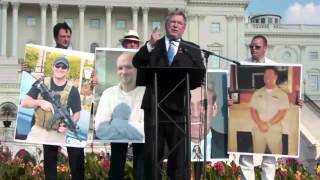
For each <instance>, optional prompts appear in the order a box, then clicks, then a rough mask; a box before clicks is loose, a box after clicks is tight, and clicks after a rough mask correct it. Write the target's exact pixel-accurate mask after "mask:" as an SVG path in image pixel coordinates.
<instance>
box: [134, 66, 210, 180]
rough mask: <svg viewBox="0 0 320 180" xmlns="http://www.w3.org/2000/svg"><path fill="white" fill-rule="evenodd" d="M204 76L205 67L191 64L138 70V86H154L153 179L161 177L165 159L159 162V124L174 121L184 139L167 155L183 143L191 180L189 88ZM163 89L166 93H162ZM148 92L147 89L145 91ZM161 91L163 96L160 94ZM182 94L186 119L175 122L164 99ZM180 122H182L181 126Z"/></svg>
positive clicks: (150, 87)
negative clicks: (181, 125)
mask: <svg viewBox="0 0 320 180" xmlns="http://www.w3.org/2000/svg"><path fill="white" fill-rule="evenodd" d="M204 75H205V69H203V68H188V67H150V66H148V67H141V68H139V69H138V72H137V84H136V85H137V86H146V87H147V89H148V88H149V89H152V102H153V103H152V107H151V108H152V116H153V125H154V126H153V128H154V134H153V138H154V139H153V142H154V143H153V152H152V153H153V154H152V168H153V179H154V180H158V179H159V177H158V173H159V172H160V167H161V166H160V165H161V163H162V161H163V160H164V158H162V159H160V160H159V161H158V148H159V147H158V137H159V136H158V134H159V123H172V124H174V127H175V128H176V129H178V130H179V131H181V132H182V133H183V135H184V137H183V138H181V139H180V140H178V142H177V144H176V145H175V146H174V147H173V148H172V150H171V151H169V152H168V155H170V153H172V152H173V150H174V149H176V148H177V147H178V145H179V144H180V143H183V142H184V144H183V146H184V148H185V151H184V152H186V154H185V155H184V160H183V163H186V167H185V168H186V169H187V171H186V174H185V175H184V177H187V179H190V176H191V174H190V169H191V168H190V167H191V162H190V159H191V158H190V156H191V152H190V151H191V148H190V131H191V128H190V113H191V112H190V89H194V88H196V87H199V86H201V83H202V81H203V78H204ZM163 91H164V92H165V93H163ZM146 93H147V90H146ZM159 93H160V94H161V96H160V97H159ZM180 93H182V94H183V95H182V96H183V107H181V109H183V111H182V112H183V115H184V121H183V122H176V121H175V120H174V119H173V118H172V117H170V115H169V113H166V108H164V106H166V104H165V101H166V100H167V99H170V97H172V96H173V95H177V94H180ZM159 111H162V113H163V114H164V115H165V116H166V117H167V119H168V121H165V122H164V121H161V122H159ZM178 123H182V124H183V128H181V127H180V126H179V125H178Z"/></svg>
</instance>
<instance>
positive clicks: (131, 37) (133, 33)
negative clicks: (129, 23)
mask: <svg viewBox="0 0 320 180" xmlns="http://www.w3.org/2000/svg"><path fill="white" fill-rule="evenodd" d="M124 40H131V41H137V42H140V38H139V35H138V33H137V32H136V31H135V30H129V32H127V33H126V34H124V36H123V38H122V39H120V40H119V41H120V42H121V43H122V42H123V41H124Z"/></svg>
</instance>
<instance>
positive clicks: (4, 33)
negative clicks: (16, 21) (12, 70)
mask: <svg viewBox="0 0 320 180" xmlns="http://www.w3.org/2000/svg"><path fill="white" fill-rule="evenodd" d="M7 9H8V3H7V2H2V28H1V29H2V31H1V32H2V34H1V38H2V40H1V56H4V57H5V56H7Z"/></svg>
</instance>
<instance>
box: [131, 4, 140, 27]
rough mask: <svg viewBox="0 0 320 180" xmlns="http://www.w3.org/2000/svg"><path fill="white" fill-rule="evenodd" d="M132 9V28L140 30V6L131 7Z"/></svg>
mask: <svg viewBox="0 0 320 180" xmlns="http://www.w3.org/2000/svg"><path fill="white" fill-rule="evenodd" d="M131 9H132V29H133V30H135V31H137V32H138V11H139V7H131Z"/></svg>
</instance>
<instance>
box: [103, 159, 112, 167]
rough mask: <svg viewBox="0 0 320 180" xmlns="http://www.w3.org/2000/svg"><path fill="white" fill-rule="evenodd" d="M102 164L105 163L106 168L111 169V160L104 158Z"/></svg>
mask: <svg viewBox="0 0 320 180" xmlns="http://www.w3.org/2000/svg"><path fill="white" fill-rule="evenodd" d="M102 165H103V167H104V168H105V169H109V168H110V162H109V160H107V159H104V160H103V161H102Z"/></svg>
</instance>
